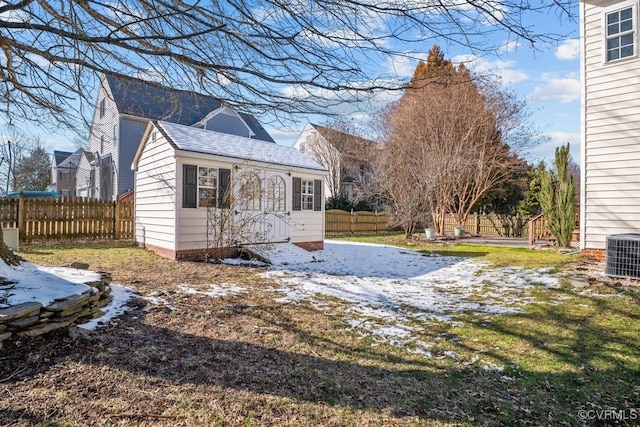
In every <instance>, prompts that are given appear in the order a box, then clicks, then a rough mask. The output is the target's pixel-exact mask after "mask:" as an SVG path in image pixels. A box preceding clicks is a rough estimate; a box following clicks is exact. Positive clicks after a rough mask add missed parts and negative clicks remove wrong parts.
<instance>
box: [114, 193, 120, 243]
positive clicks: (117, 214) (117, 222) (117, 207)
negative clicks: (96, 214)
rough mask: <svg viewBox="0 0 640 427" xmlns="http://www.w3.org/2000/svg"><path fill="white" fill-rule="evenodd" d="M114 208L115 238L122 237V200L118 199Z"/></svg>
mask: <svg viewBox="0 0 640 427" xmlns="http://www.w3.org/2000/svg"><path fill="white" fill-rule="evenodd" d="M113 209H115V212H114V215H113V220H114V221H115V223H114V224H113V234H114V236H113V238H114V239H115V240H118V239H120V202H118V200H116V201H114V202H113Z"/></svg>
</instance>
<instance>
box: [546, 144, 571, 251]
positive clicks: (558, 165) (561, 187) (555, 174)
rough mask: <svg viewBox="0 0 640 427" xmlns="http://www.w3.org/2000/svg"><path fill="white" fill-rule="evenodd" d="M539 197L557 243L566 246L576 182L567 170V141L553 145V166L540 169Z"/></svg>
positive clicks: (568, 237) (568, 244)
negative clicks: (562, 144) (560, 145)
mask: <svg viewBox="0 0 640 427" xmlns="http://www.w3.org/2000/svg"><path fill="white" fill-rule="evenodd" d="M538 201H539V202H540V207H541V208H542V213H543V214H544V217H545V219H546V221H547V225H548V227H549V230H550V231H551V233H552V234H553V235H554V236H555V238H556V242H557V244H558V246H559V247H563V248H566V247H569V246H570V243H571V235H572V233H573V229H574V226H575V224H574V221H575V213H576V202H575V185H574V183H573V178H572V176H571V174H570V173H569V144H568V143H567V145H565V146H562V147H558V148H556V156H555V162H554V165H553V168H552V169H550V170H547V169H546V168H545V169H541V170H540V192H539V194H538Z"/></svg>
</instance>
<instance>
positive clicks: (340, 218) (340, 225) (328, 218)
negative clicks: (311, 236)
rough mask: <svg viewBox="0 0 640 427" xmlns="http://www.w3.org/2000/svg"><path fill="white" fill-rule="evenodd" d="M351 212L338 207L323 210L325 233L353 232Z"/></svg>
mask: <svg viewBox="0 0 640 427" xmlns="http://www.w3.org/2000/svg"><path fill="white" fill-rule="evenodd" d="M352 225H353V224H352V221H351V214H350V213H349V212H346V211H342V210H339V209H331V210H328V211H326V212H325V232H327V233H353V228H352Z"/></svg>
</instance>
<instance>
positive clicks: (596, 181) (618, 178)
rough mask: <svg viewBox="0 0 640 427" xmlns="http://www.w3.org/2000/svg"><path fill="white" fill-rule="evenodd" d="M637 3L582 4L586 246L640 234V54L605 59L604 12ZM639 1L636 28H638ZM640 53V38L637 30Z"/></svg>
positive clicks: (595, 246)
mask: <svg viewBox="0 0 640 427" xmlns="http://www.w3.org/2000/svg"><path fill="white" fill-rule="evenodd" d="M632 4H634V3H633V2H628V1H625V2H622V1H605V2H581V5H580V6H581V25H582V28H581V30H582V34H583V40H582V61H581V62H582V68H583V69H582V76H583V84H584V89H583V90H584V99H583V113H582V114H583V120H584V123H583V126H584V128H583V159H582V171H583V185H582V195H581V196H582V203H581V204H582V208H581V212H582V218H581V222H582V227H583V229H582V235H581V247H582V248H586V249H604V247H605V242H606V236H607V235H610V234H616V233H629V232H640V167H639V166H640V96H638V94H639V93H640V58H638V57H637V56H636V57H632V58H627V59H623V60H620V61H616V62H611V63H606V62H605V51H604V50H605V33H604V28H603V23H604V14H605V13H606V12H609V11H613V10H616V9H619V8H621V7H627V6H629V5H632ZM638 10H639V9H638V8H637V5H636V16H635V19H636V28H638ZM635 43H636V51H637V52H640V46H638V44H639V43H640V38H638V34H637V32H636V38H635Z"/></svg>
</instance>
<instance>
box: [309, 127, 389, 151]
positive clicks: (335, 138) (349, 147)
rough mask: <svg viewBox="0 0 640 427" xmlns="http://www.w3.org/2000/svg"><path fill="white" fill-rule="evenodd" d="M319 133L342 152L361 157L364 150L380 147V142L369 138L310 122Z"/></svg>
mask: <svg viewBox="0 0 640 427" xmlns="http://www.w3.org/2000/svg"><path fill="white" fill-rule="evenodd" d="M310 125H311V127H313V128H314V129H315V130H316V131H318V133H319V134H320V135H321V136H322V137H323V138H324V139H325V140H326V141H327V142H328V143H329V144H331V145H332V146H333V147H334V148H335V149H336V150H338V151H339V152H340V153H341V154H343V155H347V156H352V157H361V156H362V154H363V151H365V150H367V149H370V148H379V147H380V144H379V143H377V142H374V141H371V140H369V139H365V138H361V137H359V136H355V135H351V134H349V133H346V132H341V131H339V130H335V129H331V128H328V127H326V126H320V125H316V124H313V123H310Z"/></svg>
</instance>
